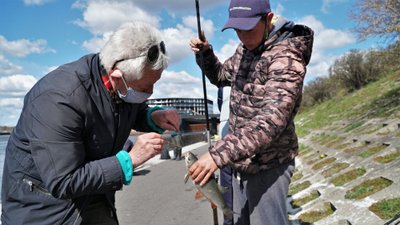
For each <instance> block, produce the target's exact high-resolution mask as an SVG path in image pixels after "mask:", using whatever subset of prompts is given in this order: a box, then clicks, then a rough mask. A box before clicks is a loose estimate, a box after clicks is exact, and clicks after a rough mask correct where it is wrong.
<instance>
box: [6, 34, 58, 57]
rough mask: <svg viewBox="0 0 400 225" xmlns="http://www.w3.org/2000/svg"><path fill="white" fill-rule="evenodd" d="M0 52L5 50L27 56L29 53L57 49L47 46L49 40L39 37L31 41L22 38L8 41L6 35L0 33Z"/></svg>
mask: <svg viewBox="0 0 400 225" xmlns="http://www.w3.org/2000/svg"><path fill="white" fill-rule="evenodd" d="M0 52H4V53H7V54H10V55H13V56H16V57H25V56H27V55H29V54H32V53H36V54H40V53H46V52H55V50H53V49H51V48H48V47H47V41H46V40H43V39H38V40H36V41H30V40H27V39H20V40H16V41H8V40H7V39H6V38H5V37H4V36H1V35H0Z"/></svg>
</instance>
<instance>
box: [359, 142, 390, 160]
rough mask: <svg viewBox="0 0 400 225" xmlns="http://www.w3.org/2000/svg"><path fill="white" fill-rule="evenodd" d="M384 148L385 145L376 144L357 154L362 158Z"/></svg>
mask: <svg viewBox="0 0 400 225" xmlns="http://www.w3.org/2000/svg"><path fill="white" fill-rule="evenodd" d="M384 148H386V146H385V145H378V146H375V147H372V148H370V149H368V150H366V151H364V152H362V153H360V154H359V156H361V157H363V158H368V157H370V156H371V155H373V154H375V153H377V152H380V151H382V150H383V149H384Z"/></svg>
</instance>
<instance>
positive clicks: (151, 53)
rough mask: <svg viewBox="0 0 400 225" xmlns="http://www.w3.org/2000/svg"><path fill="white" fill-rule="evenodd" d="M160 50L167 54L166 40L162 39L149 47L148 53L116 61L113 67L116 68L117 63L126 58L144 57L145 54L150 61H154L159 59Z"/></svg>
mask: <svg viewBox="0 0 400 225" xmlns="http://www.w3.org/2000/svg"><path fill="white" fill-rule="evenodd" d="M160 51H161V52H162V53H163V54H164V55H165V54H166V50H165V44H164V41H161V42H160V44H158V45H153V46H151V47H150V48H149V50H147V53H145V54H141V55H138V56H135V57H132V58H126V59H119V60H117V61H115V63H114V65H113V66H112V69H114V68H115V66H116V65H117V63H119V62H122V61H124V60H128V59H136V58H139V57H143V56H147V60H149V62H150V63H154V62H155V61H156V60H157V59H158V56H159V55H160Z"/></svg>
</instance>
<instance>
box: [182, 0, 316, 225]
mask: <svg viewBox="0 0 400 225" xmlns="http://www.w3.org/2000/svg"><path fill="white" fill-rule="evenodd" d="M229 28H231V29H234V30H235V31H236V34H237V36H238V38H239V39H240V41H241V43H240V44H239V46H238V47H237V49H236V52H235V53H234V55H233V56H231V57H230V58H229V59H228V60H226V61H225V62H224V63H221V62H220V61H219V60H218V58H217V57H216V56H215V55H214V53H213V50H212V48H211V45H210V44H209V43H208V41H207V40H206V39H205V37H204V41H202V40H200V39H199V38H194V39H192V40H191V42H190V46H191V48H192V50H193V51H194V52H195V53H196V56H198V55H199V54H200V53H201V54H203V58H204V68H203V69H204V70H205V74H206V75H207V77H208V78H209V80H210V82H211V83H213V84H214V85H216V86H218V87H221V86H231V88H232V90H231V97H230V102H231V103H230V116H229V132H228V134H227V135H226V136H225V137H223V138H222V140H220V141H218V142H216V143H215V144H214V145H213V146H212V147H210V149H209V151H208V152H207V153H206V154H204V155H203V156H201V157H200V158H199V160H198V161H197V162H196V163H195V164H194V165H193V166H192V167H191V168H190V170H189V172H190V173H191V176H192V178H193V180H194V181H195V182H200V184H201V185H204V184H205V183H206V182H207V180H208V179H209V177H210V176H211V175H212V174H213V173H214V172H215V171H216V170H217V169H218V168H222V167H223V166H224V165H230V166H231V167H232V168H233V169H234V179H233V189H234V194H233V198H234V204H233V205H234V206H233V210H234V211H235V212H237V213H240V215H239V216H236V215H235V218H234V220H235V221H234V222H235V224H245V225H248V224H250V225H261V224H262V225H276V224H279V225H285V224H288V219H287V218H288V215H287V209H286V197H287V194H288V187H289V184H290V178H291V175H292V172H293V169H294V158H295V156H296V155H297V153H298V142H297V137H296V133H295V126H294V117H295V115H296V113H297V111H298V109H299V107H300V103H301V95H302V87H303V81H304V76H305V73H306V65H307V64H308V63H309V60H310V57H311V51H312V44H313V31H312V30H311V29H310V28H308V27H306V26H304V25H295V24H294V23H293V22H289V21H286V20H284V19H283V18H281V17H274V15H273V13H272V12H271V8H270V3H269V1H268V0H252V1H248V0H231V2H230V6H229V20H228V22H227V23H226V24H225V26H224V28H223V30H225V29H229ZM196 58H197V60H199V58H200V57H196ZM198 63H199V62H198Z"/></svg>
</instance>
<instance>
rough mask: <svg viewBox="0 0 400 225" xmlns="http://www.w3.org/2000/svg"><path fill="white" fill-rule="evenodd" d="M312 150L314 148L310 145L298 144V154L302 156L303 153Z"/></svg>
mask: <svg viewBox="0 0 400 225" xmlns="http://www.w3.org/2000/svg"><path fill="white" fill-rule="evenodd" d="M313 150H314V149H313V148H311V147H309V146H306V145H304V144H300V147H299V155H301V156H303V155H305V154H307V153H309V152H311V151H313Z"/></svg>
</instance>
